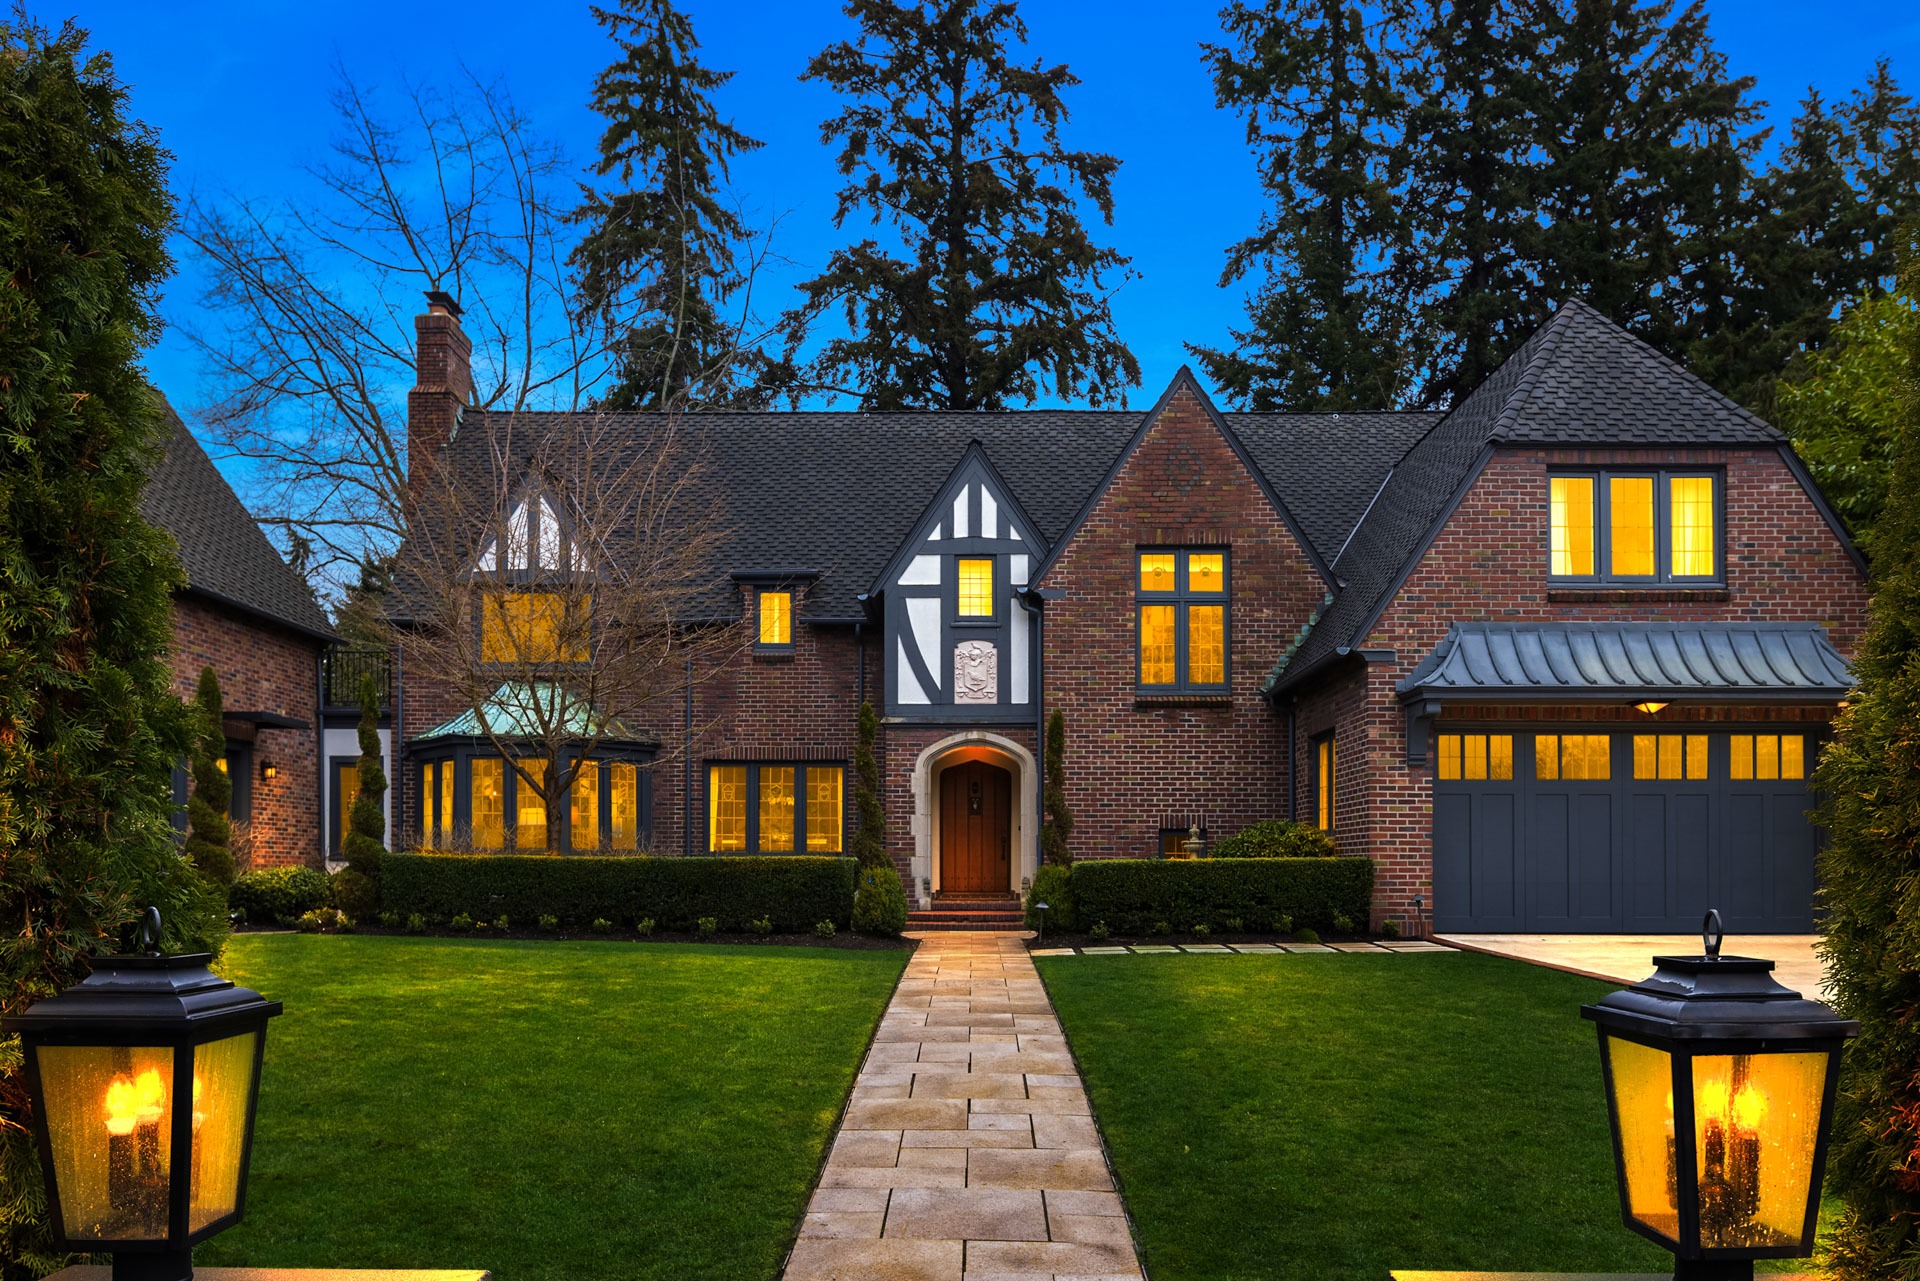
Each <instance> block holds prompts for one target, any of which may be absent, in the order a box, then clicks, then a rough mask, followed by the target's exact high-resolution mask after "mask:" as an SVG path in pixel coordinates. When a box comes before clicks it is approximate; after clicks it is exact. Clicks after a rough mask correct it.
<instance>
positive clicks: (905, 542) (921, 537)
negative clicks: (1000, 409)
mask: <svg viewBox="0 0 1920 1281" xmlns="http://www.w3.org/2000/svg"><path fill="white" fill-rule="evenodd" d="M976 472H977V474H978V475H980V477H981V478H982V479H983V480H984V481H985V482H986V483H987V484H988V485H990V486H991V487H992V489H993V490H994V491H995V492H996V493H998V494H999V495H1000V497H999V498H998V499H996V500H995V501H996V503H998V504H999V505H1000V507H1001V508H1002V513H1001V515H1000V517H999V519H1000V520H1004V521H1007V522H1008V528H1009V529H1013V530H1025V531H1026V533H1025V534H1024V535H1022V537H1024V538H1027V539H1031V540H1032V543H1031V546H1030V548H1029V551H1030V554H1031V555H1032V556H1033V557H1034V558H1035V559H1036V560H1037V559H1039V558H1041V557H1044V556H1045V555H1046V554H1047V542H1046V537H1045V535H1043V534H1041V533H1040V527H1039V525H1038V524H1037V523H1036V522H1035V521H1034V519H1033V517H1031V516H1029V515H1028V514H1027V509H1026V508H1025V507H1024V506H1023V505H1022V504H1021V502H1020V495H1018V494H1016V493H1015V492H1014V490H1013V486H1011V485H1009V484H1008V483H1007V478H1006V477H1005V476H1003V475H1001V474H1000V469H999V468H998V467H995V466H994V465H993V459H991V458H989V457H987V451H986V450H985V449H984V448H983V447H982V446H981V444H980V442H979V441H978V440H977V439H976V440H970V441H968V442H967V447H966V450H965V452H964V453H962V454H961V455H960V461H959V462H958V463H955V464H954V467H953V471H952V472H950V473H949V474H948V476H947V479H946V481H945V483H943V484H942V485H941V486H940V488H939V489H937V490H935V491H934V493H933V495H932V497H931V499H930V501H929V502H928V503H927V508H926V510H925V511H924V512H922V513H921V515H920V519H919V520H917V521H915V522H914V523H913V529H912V530H911V532H909V533H908V534H907V536H906V537H905V538H903V539H901V540H900V546H899V547H898V549H896V550H895V552H894V554H893V556H892V558H891V559H889V560H888V561H887V563H886V564H885V565H884V566H882V568H881V570H880V572H879V573H878V574H876V575H875V576H874V579H873V581H872V583H871V584H869V586H868V588H867V590H869V591H876V592H877V591H881V590H883V589H884V588H885V587H886V585H887V583H888V582H889V581H891V580H892V579H893V578H894V576H895V575H897V574H899V573H900V571H901V570H903V569H905V568H906V566H907V562H908V561H909V560H910V559H912V557H913V555H914V553H915V552H916V551H918V550H919V549H920V547H921V545H922V544H923V542H924V541H925V540H926V537H927V535H928V534H929V533H931V532H932V531H933V530H934V529H936V528H937V527H939V526H942V525H944V524H945V523H946V521H947V519H948V516H949V514H950V513H951V511H952V503H953V498H954V495H955V494H956V493H957V492H958V491H959V489H960V487H961V485H962V484H964V483H966V481H967V478H968V477H969V476H970V475H974V474H976ZM948 533H949V534H951V533H952V531H951V530H949V531H948Z"/></svg>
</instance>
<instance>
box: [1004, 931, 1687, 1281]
mask: <svg viewBox="0 0 1920 1281" xmlns="http://www.w3.org/2000/svg"><path fill="white" fill-rule="evenodd" d="M1037 964H1038V965H1039V967H1040V972H1041V974H1042V976H1043V977H1044V978H1045V980H1046V984H1047V988H1048V990H1049V992H1050V993H1051V994H1052V997H1053V1001H1054V1004H1055V1006H1056V1008H1057V1009H1058V1011H1059V1014H1060V1018H1061V1020H1062V1021H1063V1023H1064V1024H1065V1027H1066V1032H1067V1036H1068V1040H1069V1043H1070V1044H1071V1046H1072V1048H1073V1051H1074V1054H1075V1055H1076V1057H1077V1058H1078V1059H1079V1062H1080V1067H1081V1071H1082V1072H1083V1073H1084V1074H1085V1077H1086V1082H1087V1088H1088V1090H1089V1091H1090V1092H1091V1095H1092V1099H1093V1106H1094V1111H1095V1113H1096V1114H1097V1115H1098V1117H1099V1119H1100V1125H1101V1128H1102V1130H1103V1131H1104V1132H1105V1135H1106V1139H1107V1143H1108V1145H1109V1146H1110V1147H1111V1149H1112V1153H1113V1160H1114V1164H1115V1166H1116V1168H1117V1170H1118V1172H1119V1176H1120V1182H1121V1190H1122V1191H1123V1192H1124V1193H1125V1194H1126V1199H1127V1206H1128V1209H1129V1211H1130V1212H1131V1213H1132V1215H1133V1218H1134V1223H1135V1227H1136V1229H1137V1231H1138V1233H1139V1237H1140V1241H1141V1244H1142V1246H1143V1247H1144V1249H1145V1253H1146V1266H1147V1271H1148V1275H1150V1276H1152V1277H1153V1278H1154V1279H1155V1281H1201V1279H1202V1278H1204V1279H1205V1281H1230V1279H1232V1278H1247V1279H1250V1278H1262V1279H1263V1281H1264V1279H1267V1278H1298V1279H1299V1281H1347V1279H1350V1281H1384V1278H1385V1277H1386V1275H1387V1271H1388V1269H1389V1268H1426V1269H1436V1270H1440V1269H1474V1270H1485V1271H1533V1270H1539V1271H1548V1272H1551V1271H1569V1272H1573V1271H1585V1272H1611V1271H1622V1272H1665V1271H1670V1270H1671V1267H1672V1256H1671V1255H1668V1254H1666V1253H1664V1252H1663V1251H1661V1250H1658V1249H1656V1248H1655V1247H1654V1246H1652V1245H1651V1244H1649V1243H1647V1242H1645V1241H1643V1240H1642V1239H1640V1238H1639V1237H1636V1236H1634V1235H1632V1234H1630V1233H1629V1232H1628V1231H1627V1230H1626V1229H1625V1228H1623V1227H1621V1225H1620V1211H1619V1201H1618V1199H1617V1197H1616V1193H1615V1190H1614V1183H1613V1164H1612V1156H1611V1149H1610V1147H1609V1140H1608V1136H1607V1116H1606V1106H1605V1102H1604V1100H1603V1099H1602V1097H1601V1088H1600V1060H1599V1052H1598V1049H1597V1048H1596V1045H1595V1038H1594V1032H1593V1027H1592V1025H1591V1024H1589V1023H1586V1022H1585V1021H1583V1020H1582V1019H1581V1018H1580V1015H1579V1007H1580V1005H1581V1004H1582V1003H1583V1002H1587V1001H1592V1000H1594V999H1595V998H1597V997H1599V996H1602V995H1604V994H1605V993H1606V992H1608V991H1609V990H1611V989H1610V987H1609V986H1608V985H1605V984H1601V983H1596V982H1592V981H1590V980H1586V979H1581V978H1576V977H1573V976H1571V975H1566V974H1560V973H1556V972H1553V971H1551V970H1544V969H1539V968H1537V967H1534V966H1530V965H1523V964H1520V963H1518V962H1514V961H1505V960H1499V959H1496V958H1493V957H1484V956H1473V955H1465V954H1457V955H1419V954H1416V955H1408V956H1365V955H1317V954H1307V955H1291V956H1110V957H1091V956H1077V957H1054V958H1049V957H1042V958H1040V959H1039V960H1038V962H1037Z"/></svg>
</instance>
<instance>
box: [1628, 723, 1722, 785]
mask: <svg viewBox="0 0 1920 1281" xmlns="http://www.w3.org/2000/svg"><path fill="white" fill-rule="evenodd" d="M1633 776H1634V778H1636V779H1641V780H1653V781H1658V782H1675V781H1678V780H1681V779H1694V780H1697V779H1704V778H1705V777H1706V776H1707V736H1706V735H1705V734H1635V735H1634V736H1633Z"/></svg>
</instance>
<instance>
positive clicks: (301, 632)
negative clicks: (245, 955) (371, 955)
mask: <svg viewBox="0 0 1920 1281" xmlns="http://www.w3.org/2000/svg"><path fill="white" fill-rule="evenodd" d="M166 417H167V439H166V445H165V452H164V454H163V455H162V457H161V458H160V460H159V461H158V462H157V463H156V465H155V467H154V469H153V472H152V475H151V476H150V477H149V479H148V482H147V487H146V489H145V491H144V492H143V493H142V495H141V499H140V509H141V514H142V515H144V516H145V517H146V518H147V520H148V521H150V522H151V523H152V524H154V525H156V526H158V527H159V528H160V529H163V530H165V531H166V532H167V533H168V534H169V535H171V536H172V538H173V540H174V543H175V544H176V545H177V546H178V548H179V552H180V562H181V564H182V566H183V567H184V568H185V570H186V575H187V585H186V587H185V588H184V589H183V590H182V591H181V592H180V593H179V594H178V595H176V596H175V597H174V600H173V644H172V647H171V648H170V649H169V651H168V655H167V658H168V662H169V664H170V665H171V667H172V669H173V684H174V690H175V692H176V693H178V694H179V696H180V697H181V698H183V699H191V698H193V697H194V694H195V691H196V690H197V688H198V686H199V681H200V671H201V669H202V668H203V667H206V666H208V665H211V666H212V667H213V670H214V673H215V675H217V676H218V677H219V679H220V689H221V694H222V702H223V710H224V713H225V719H224V721H223V725H222V728H223V729H224V730H225V733H226V740H227V744H226V748H227V750H226V759H225V766H226V770H227V774H228V776H229V777H230V778H231V779H232V782H233V800H232V803H231V806H230V812H231V814H232V816H233V819H234V821H235V828H234V830H235V846H236V850H235V852H236V855H238V856H239V861H240V862H241V863H242V865H243V867H246V866H251V867H271V866H281V865H289V864H306V865H311V866H319V865H320V864H321V861H322V855H323V849H322V842H323V835H322V830H321V826H322V814H323V813H324V809H323V806H322V805H321V804H319V803H317V802H316V797H318V796H319V795H320V789H321V769H320V757H319V752H318V742H319V740H318V730H317V728H316V727H317V726H318V725H319V724H320V721H321V717H320V712H321V707H320V699H321V694H320V679H321V673H322V663H323V658H324V655H325V654H326V653H327V651H328V649H329V647H330V646H331V645H332V644H333V642H334V633H333V628H332V627H331V625H329V623H328V622H327V617H326V615H325V614H324V613H322V612H321V610H320V606H319V604H318V603H317V602H316V601H315V600H314V596H313V591H312V589H311V588H310V587H308V585H307V584H306V582H305V581H304V580H302V579H301V578H300V576H299V575H298V574H296V573H294V572H293V570H292V569H291V568H289V567H288V565H287V563H286V562H285V561H283V560H281V559H280V556H279V553H277V552H275V551H274V549H273V545H272V544H271V543H269V542H268V541H267V538H266V535H265V534H263V533H261V532H260V527H259V526H258V525H256V524H255V523H254V521H253V517H252V516H250V515H248V513H247V510H246V508H245V507H244V506H242V505H241V502H240V499H239V497H238V496H237V495H235V494H234V492H233V489H232V487H231V486H229V485H228V484H227V482H226V479H225V478H224V477H222V476H221V475H220V472H219V471H218V470H217V469H216V468H215V467H214V465H213V461H212V460H211V459H209V458H208V457H207V455H206V451H205V450H203V449H201V447H200V444H199V442H198V441H196V440H195V439H194V438H193V433H191V432H190V431H188V430H187V427H186V424H185V423H183V422H181V420H180V418H179V416H178V415H176V414H175V413H174V412H173V410H172V409H171V408H168V409H167V411H166ZM187 790H188V781H187V771H186V769H185V767H184V766H182V767H181V768H179V769H177V770H176V771H175V775H174V795H175V799H176V801H177V802H178V803H179V805H180V806H181V807H182V808H181V809H179V810H178V811H176V823H177V825H179V826H181V827H182V828H184V825H185V810H184V806H185V803H186V797H187Z"/></svg>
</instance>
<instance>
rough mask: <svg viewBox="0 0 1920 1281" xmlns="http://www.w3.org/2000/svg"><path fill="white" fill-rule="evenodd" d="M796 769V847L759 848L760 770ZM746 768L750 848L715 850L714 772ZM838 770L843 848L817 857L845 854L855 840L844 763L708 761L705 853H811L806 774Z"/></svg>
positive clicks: (703, 802)
mask: <svg viewBox="0 0 1920 1281" xmlns="http://www.w3.org/2000/svg"><path fill="white" fill-rule="evenodd" d="M769 767H771V768H774V769H792V770H793V848H792V849H790V850H763V849H761V848H760V771H761V770H762V769H765V768H769ZM735 768H740V769H745V770H746V771H747V847H746V848H745V849H742V850H726V851H724V852H723V851H721V850H716V849H714V848H713V771H714V770H715V769H735ZM815 768H818V769H837V770H839V771H840V848H839V850H838V851H828V852H827V853H826V854H825V855H815V857H816V858H819V857H825V858H833V857H838V856H841V855H844V854H846V852H847V845H848V843H849V841H850V840H851V839H852V831H851V829H850V827H849V826H848V820H849V818H850V815H849V814H848V812H847V810H848V806H847V774H848V772H849V770H848V766H847V763H846V762H845V761H836V760H827V761H787V760H778V759H768V760H753V761H722V760H709V761H707V762H706V769H705V771H704V772H703V774H702V791H701V797H700V807H701V809H702V811H703V812H704V813H705V814H706V816H707V819H706V825H707V848H706V849H705V850H704V851H702V853H704V854H707V855H712V856H721V857H725V856H733V857H736V858H737V857H741V856H745V855H756V856H757V855H768V856H772V855H785V854H810V853H812V851H810V850H809V849H807V771H808V770H809V769H815Z"/></svg>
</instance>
